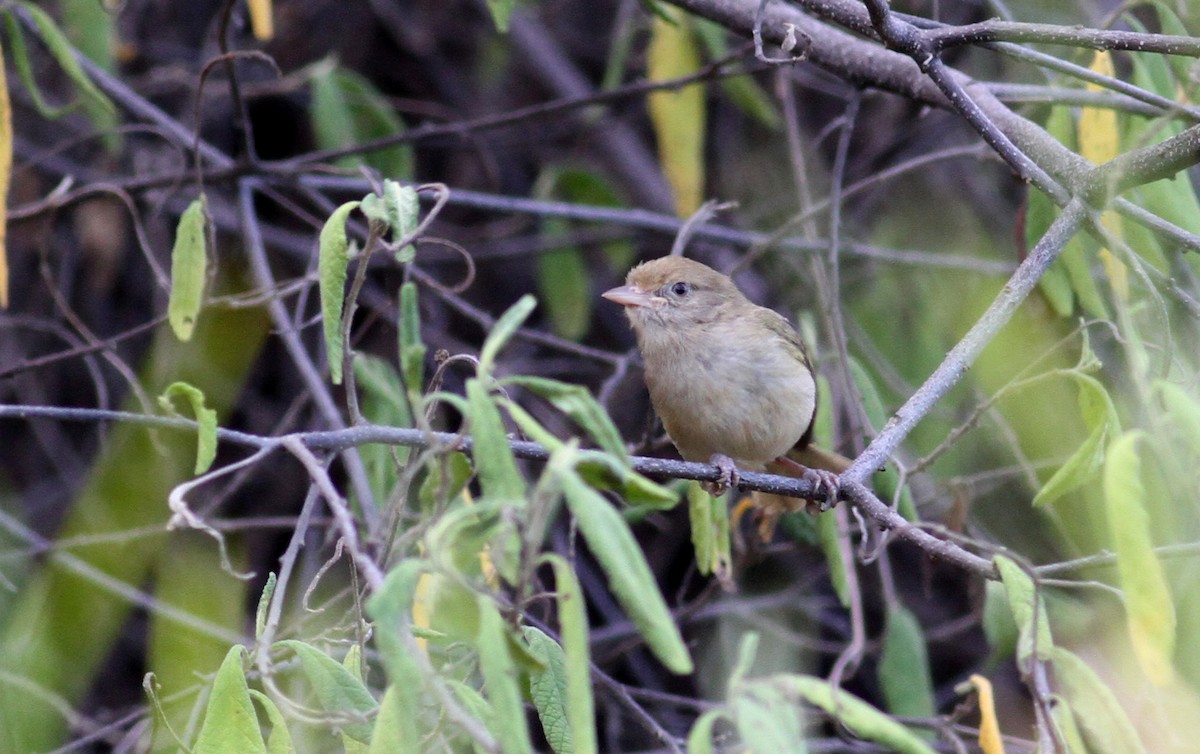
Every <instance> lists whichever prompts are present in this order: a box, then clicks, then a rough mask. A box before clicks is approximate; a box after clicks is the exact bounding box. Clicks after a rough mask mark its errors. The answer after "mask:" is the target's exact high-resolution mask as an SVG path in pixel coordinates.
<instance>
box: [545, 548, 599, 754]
mask: <svg viewBox="0 0 1200 754" xmlns="http://www.w3.org/2000/svg"><path fill="white" fill-rule="evenodd" d="M542 559H543V561H544V562H546V563H549V564H550V567H551V568H552V569H553V570H554V592H555V601H556V602H557V603H558V624H559V627H560V629H561V630H562V650H563V657H564V660H565V667H564V671H565V674H566V707H567V725H568V727H569V728H570V730H571V740H572V744H573V746H574V750H575V754H595V752H597V751H598V748H597V745H596V713H595V703H594V701H593V699H592V668H591V650H590V647H589V644H588V630H587V629H588V621H587V607H586V606H585V605H584V604H583V590H582V589H581V588H580V586H579V580H578V579H577V578H576V577H575V572H574V571H572V570H571V566H570V564H568V563H567V561H566V560H565V559H563V557H562V556H561V555H557V554H555V553H547V554H546V555H544V556H543V558H542Z"/></svg>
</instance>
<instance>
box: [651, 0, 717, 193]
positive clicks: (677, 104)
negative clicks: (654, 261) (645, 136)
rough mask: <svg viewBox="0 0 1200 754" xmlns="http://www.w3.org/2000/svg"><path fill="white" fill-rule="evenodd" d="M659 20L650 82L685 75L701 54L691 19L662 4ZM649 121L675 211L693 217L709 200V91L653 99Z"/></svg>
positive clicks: (694, 87) (686, 90) (693, 88)
mask: <svg viewBox="0 0 1200 754" xmlns="http://www.w3.org/2000/svg"><path fill="white" fill-rule="evenodd" d="M662 11H663V13H664V15H666V16H669V17H670V19H671V20H670V21H667V20H665V19H664V18H663V17H662V16H656V17H655V18H654V21H653V26H652V28H651V32H650V45H649V47H648V48H647V49H646V68H647V70H646V76H647V78H649V79H650V80H651V81H663V80H666V79H672V78H677V77H679V76H685V75H687V74H689V73H694V72H695V71H696V69H697V68H699V67H700V53H699V50H698V49H697V45H696V38H695V35H694V33H693V32H692V28H691V23H690V21H689V19H688V16H686V15H685V14H684V12H683V11H681V10H679V9H678V8H675V7H672V6H663V8H662ZM648 107H649V110H650V122H651V123H652V124H653V126H654V135H655V137H656V138H657V140H658V156H659V160H660V161H661V162H662V166H663V172H664V173H666V176H667V182H668V183H670V184H671V188H672V190H674V192H675V211H676V212H677V213H678V214H679V216H680V217H688V216H690V215H692V214H693V213H695V211H696V210H697V209H699V208H700V204H701V203H702V202H703V200H704V172H705V171H704V137H705V124H706V115H705V110H704V87H703V86H700V85H699V84H689V85H688V86H685V87H683V88H681V89H679V90H677V91H657V92H654V93H652V94H651V95H650V97H649V102H648Z"/></svg>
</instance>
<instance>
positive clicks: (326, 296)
mask: <svg viewBox="0 0 1200 754" xmlns="http://www.w3.org/2000/svg"><path fill="white" fill-rule="evenodd" d="M360 204H361V202H346V203H345V204H343V205H342V206H340V207H338V208H337V209H335V210H334V211H333V214H332V215H330V216H329V219H328V220H326V221H325V225H324V226H323V227H322V228H321V237H320V244H319V251H318V258H317V274H318V287H319V288H320V291H321V319H322V324H323V326H324V328H325V353H326V355H327V356H328V358H329V375H330V378H331V379H332V380H333V384H335V385H340V384H342V359H343V357H344V355H345V354H343V353H342V346H343V343H342V307H343V306H345V299H346V270H347V268H348V267H349V266H350V240H349V239H348V238H346V218H347V217H348V216H349V215H350V213H351V212H352V211H353V210H354V209H355V208H357V207H358V206H359V205H360Z"/></svg>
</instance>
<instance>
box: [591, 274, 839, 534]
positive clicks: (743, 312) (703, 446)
mask: <svg viewBox="0 0 1200 754" xmlns="http://www.w3.org/2000/svg"><path fill="white" fill-rule="evenodd" d="M603 296H604V298H606V299H608V300H609V301H614V302H616V303H618V304H621V305H622V306H624V307H625V313H626V315H628V317H629V322H630V324H631V325H632V326H633V331H634V334H635V335H636V336H637V342H638V350H639V351H640V352H641V354H642V361H643V362H644V363H645V369H646V371H645V374H646V386H647V387H648V388H649V389H650V400H651V402H652V403H653V404H654V409H655V411H657V412H658V415H659V417H660V418H661V419H662V422H663V426H664V427H665V428H666V430H667V434H668V435H670V437H671V441H672V442H674V443H675V447H676V448H678V449H679V453H680V455H682V456H683V458H684V459H685V460H688V461H701V462H703V461H708V462H710V463H713V464H716V465H717V466H719V467H720V468H721V470H722V479H721V481H720V482H719V483H718V489H720V488H721V487H723V486H724V485H728V484H733V485H736V484H737V468H738V467H741V468H743V469H747V470H755V471H761V470H763V469H767V470H769V471H772V472H775V473H781V474H787V475H788V476H794V477H798V478H803V479H808V480H810V481H812V482H813V483H814V485H816V489H818V490H822V491H824V492H825V494H826V496H827V499H828V501H829V503H828V504H830V505H831V504H833V503H834V502H836V497H837V477H836V475H835V473H840V472H842V471H845V470H846V469H847V468H848V467H849V465H850V461H849V460H848V459H846V458H844V457H842V456H840V455H838V454H836V453H832V452H829V451H824V450H821V449H819V448H816V447H814V446H812V445H810V444H809V443H810V441H811V439H812V432H813V419H814V417H815V416H816V410H817V383H816V380H815V378H814V374H813V369H812V365H811V364H810V363H809V360H808V354H807V352H806V351H805V348H804V344H803V343H802V342H801V340H800V335H799V334H798V333H797V332H796V330H795V329H794V328H793V327H792V326H791V325H790V324H788V322H787V320H786V319H784V318H783V317H782V316H781V315H779V314H778V313H776V312H774V311H772V310H770V309H766V308H764V307H761V306H757V305H755V304H752V303H751V302H750V301H749V300H748V299H747V298H746V297H745V296H744V295H742V292H741V291H739V290H738V289H737V286H735V285H734V284H733V281H732V280H730V279H729V277H728V276H726V275H722V274H721V273H719V272H717V271H716V270H714V269H712V268H711V267H708V266H706V265H703V264H701V263H699V262H696V261H693V260H690V259H684V258H683V257H675V256H670V257H662V258H660V259H655V260H651V261H649V262H645V263H643V264H641V265H639V266H637V267H634V268H633V269H632V270H630V271H629V275H628V276H627V277H626V279H625V285H623V286H621V287H619V288H613V289H612V290H609V291H605V292H604V294H603ZM831 472H835V473H831ZM722 483H723V484H722ZM771 497H772V498H774V497H775V496H771ZM763 499H764V500H765V498H763ZM778 505H779V503H778V502H776V501H775V500H772V502H771V503H770V504H768V507H777V506H778ZM793 507H794V506H793ZM777 512H779V511H776V513H777Z"/></svg>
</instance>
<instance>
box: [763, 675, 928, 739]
mask: <svg viewBox="0 0 1200 754" xmlns="http://www.w3.org/2000/svg"><path fill="white" fill-rule="evenodd" d="M765 681H766V682H767V683H769V684H770V685H772V686H775V687H776V688H779V689H781V690H782V691H783V692H784V693H786V694H789V695H793V696H798V697H800V698H801V699H803V700H804V701H806V702H808V703H809V704H811V705H813V706H815V707H819V708H821V709H823V710H825V712H826V713H827V714H829V715H830V716H832V717H834V718H836V719H837V720H838V721H839V722H840V723H841V724H842V725H844V726H846V728H848V729H849V730H850V732H852V733H853V734H854V735H856V736H858V737H859V738H862V739H865V740H867V741H873V742H875V743H877V744H880V745H882V746H884V747H886V748H888V749H890V750H892V751H896V752H899V754H934V751H933V749H932V748H930V746H929V744H927V743H925V742H924V741H923V740H922V739H921V738H920V737H919V736H917V734H915V733H913V732H912V731H910V730H909V729H908V728H906V727H904V726H903V725H901V724H900V723H898V722H896V721H895V720H893V719H892V718H891V717H889V716H888V715H887V714H885V713H883V712H881V711H880V710H878V709H876V708H875V707H872V706H871V705H870V704H868V703H866V702H864V701H863V700H862V699H859V698H858V697H856V696H854V695H853V694H851V693H849V692H847V691H845V690H842V689H837V688H834V687H833V686H831V685H830V684H829V682H828V681H825V680H823V679H821V678H814V677H812V676H803V675H775V676H771V677H770V678H768V679H765ZM760 682H761V681H760Z"/></svg>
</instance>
